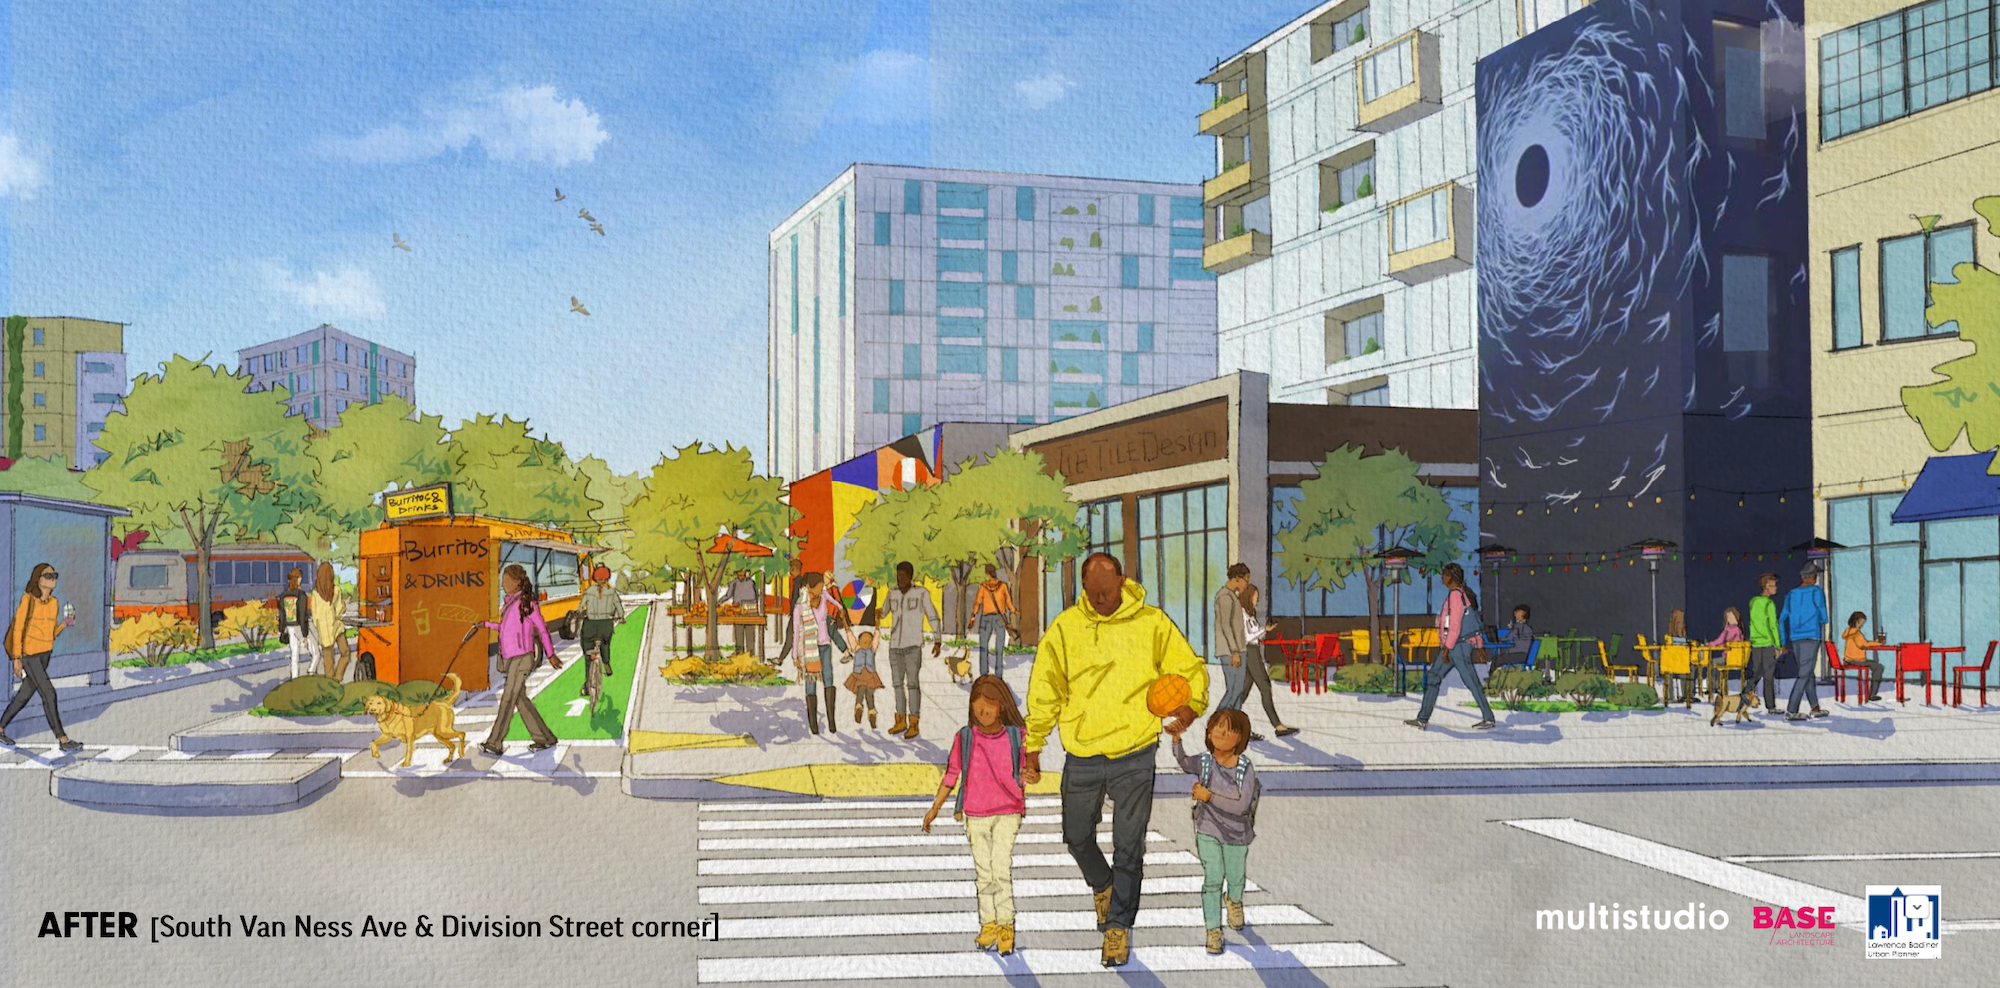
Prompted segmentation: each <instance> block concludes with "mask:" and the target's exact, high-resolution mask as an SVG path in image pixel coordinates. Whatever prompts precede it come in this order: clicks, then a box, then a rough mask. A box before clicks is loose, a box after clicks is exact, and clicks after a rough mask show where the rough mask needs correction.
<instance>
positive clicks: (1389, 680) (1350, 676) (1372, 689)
mask: <svg viewBox="0 0 2000 988" xmlns="http://www.w3.org/2000/svg"><path fill="white" fill-rule="evenodd" d="M1395 685H1396V673H1395V672H1394V671H1393V670H1391V669H1390V668H1389V667H1388V666H1384V665H1376V664H1375V663H1373V662H1355V663H1351V664H1348V665H1344V666H1341V667H1340V668H1338V669H1335V670H1334V671H1333V688H1334V689H1336V690H1338V691H1340V692H1342V693H1387V692H1389V691H1390V690H1392V689H1394V688H1395Z"/></svg>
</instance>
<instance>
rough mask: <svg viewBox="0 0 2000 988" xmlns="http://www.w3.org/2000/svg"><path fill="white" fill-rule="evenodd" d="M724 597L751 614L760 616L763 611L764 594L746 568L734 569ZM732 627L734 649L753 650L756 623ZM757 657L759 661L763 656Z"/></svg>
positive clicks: (755, 644)
mask: <svg viewBox="0 0 2000 988" xmlns="http://www.w3.org/2000/svg"><path fill="white" fill-rule="evenodd" d="M725 599H727V600H728V601H729V602H730V603H732V604H735V605H736V606H737V607H739V608H742V609H744V610H746V611H748V612H749V613H751V614H756V615H760V616H761V615H762V614H763V613H764V605H763V600H764V594H763V592H762V591H761V590H759V589H758V588H757V581H756V580H753V579H751V578H750V571H749V570H747V569H739V570H737V571H736V579H734V580H732V581H730V583H729V596H728V597H727V598H725ZM734 628H735V632H736V634H735V639H736V650H737V651H738V652H745V653H750V652H755V651H756V650H757V627H756V625H750V624H739V625H735V626H734ZM757 658H758V660H759V661H761V660H762V659H763V658H764V657H763V656H761V655H759V656H757Z"/></svg>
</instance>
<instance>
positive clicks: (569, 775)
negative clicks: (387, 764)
mask: <svg viewBox="0 0 2000 988" xmlns="http://www.w3.org/2000/svg"><path fill="white" fill-rule="evenodd" d="M624 774H625V773H623V772H607V771H591V772H579V771H577V770H576V769H573V768H563V769H558V770H556V771H555V772H554V773H552V774H551V773H544V772H490V771H483V770H480V769H467V768H454V769H447V770H445V771H442V772H415V771H411V770H410V769H402V770H400V771H392V770H387V769H355V770H352V771H348V770H342V771H341V773H340V777H341V778H343V779H493V780H496V781H501V782H558V781H561V780H563V779H616V778H619V777H621V776H623V775H624Z"/></svg>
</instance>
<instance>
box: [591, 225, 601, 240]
mask: <svg viewBox="0 0 2000 988" xmlns="http://www.w3.org/2000/svg"><path fill="white" fill-rule="evenodd" d="M590 228H591V229H593V230H596V231H597V235H598V236H600V237H601V236H604V224H602V223H592V224H590Z"/></svg>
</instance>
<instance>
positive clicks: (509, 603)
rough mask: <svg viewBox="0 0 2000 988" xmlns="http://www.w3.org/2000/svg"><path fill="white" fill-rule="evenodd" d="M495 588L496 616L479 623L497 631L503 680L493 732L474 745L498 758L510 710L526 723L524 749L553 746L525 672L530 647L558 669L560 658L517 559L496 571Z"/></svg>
mask: <svg viewBox="0 0 2000 988" xmlns="http://www.w3.org/2000/svg"><path fill="white" fill-rule="evenodd" d="M500 586H501V589H502V590H504V591H505V592H506V599H505V600H503V601H501V602H500V620H498V621H486V622H483V624H484V627H485V628H486V630H488V631H497V632H499V633H500V672H501V675H503V676H505V677H507V685H506V687H505V688H504V689H502V690H501V691H500V710H499V712H498V713H496V714H495V715H494V717H493V731H492V733H490V734H488V735H486V740H485V741H484V742H483V743H481V744H480V746H479V750H480V751H483V752H486V753H487V754H489V755H492V756H493V757H495V758H499V757H501V756H503V755H505V754H506V753H507V749H506V748H505V747H503V744H504V742H505V741H506V739H507V732H508V731H510V730H512V729H513V727H514V715H515V714H516V713H519V714H520V715H521V723H523V724H526V725H527V727H528V737H530V738H532V739H533V743H532V744H530V745H528V750H529V751H541V750H542V749H544V748H553V747H555V744H556V735H555V732H553V731H551V730H549V725H548V724H547V723H546V722H544V721H543V720H542V713H541V711H539V710H536V709H535V703H534V700H532V699H530V698H529V696H528V675H529V674H530V673H532V672H534V671H535V662H536V657H535V646H537V645H539V646H541V649H542V654H543V655H547V656H548V657H549V665H550V666H551V667H553V668H556V669H561V668H562V660H561V659H558V658H556V645H555V642H553V641H551V640H550V639H549V625H548V622H547V621H544V620H542V608H541V606H540V604H539V603H538V601H537V595H536V594H535V583H534V581H533V580H530V579H528V571H527V570H525V569H522V568H521V567H520V565H519V564H516V565H512V566H508V567H507V568H506V570H505V571H503V572H502V573H501V574H500ZM479 627H480V625H474V626H473V627H471V628H467V629H466V631H465V638H466V640H467V641H471V640H472V636H473V635H474V634H475V633H476V632H477V631H478V629H479Z"/></svg>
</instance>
